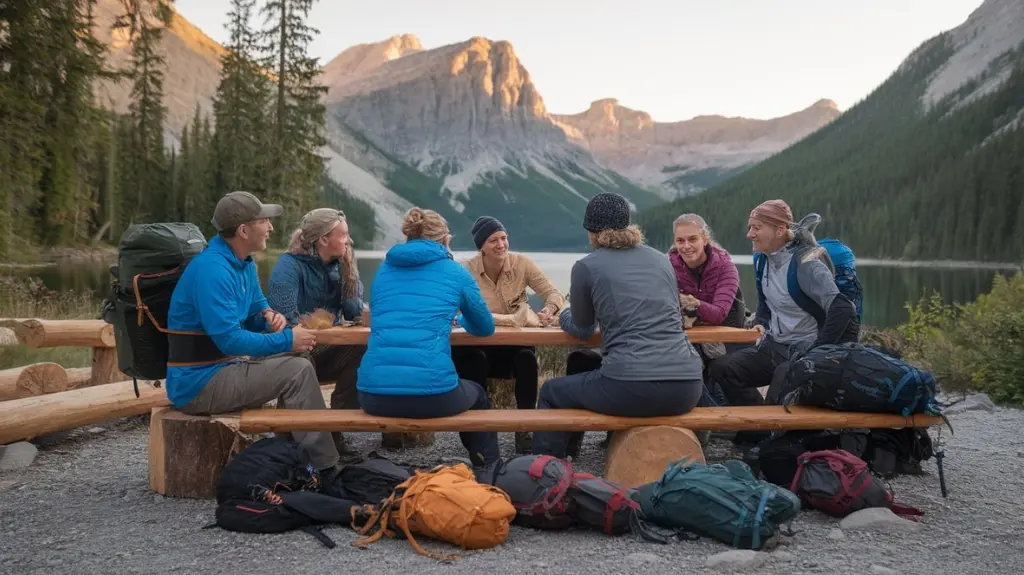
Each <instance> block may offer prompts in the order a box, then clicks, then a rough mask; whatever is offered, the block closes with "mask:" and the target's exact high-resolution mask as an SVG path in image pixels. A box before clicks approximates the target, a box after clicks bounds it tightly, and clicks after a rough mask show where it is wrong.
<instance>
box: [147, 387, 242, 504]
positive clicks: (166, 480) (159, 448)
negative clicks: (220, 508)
mask: <svg viewBox="0 0 1024 575" xmlns="http://www.w3.org/2000/svg"><path fill="white" fill-rule="evenodd" d="M252 442H253V437H252V436H250V435H247V434H243V433H240V432H239V431H238V417H237V416H222V417H197V416H193V415H186V414H184V413H182V412H180V411H177V410H175V409H171V408H169V407H157V408H155V409H153V411H152V414H151V416H150V421H149V487H150V489H152V490H153V491H155V492H157V493H159V494H161V495H166V496H168V497H188V498H195V499H212V498H214V497H216V493H217V480H218V479H219V478H220V473H221V471H223V470H224V467H225V466H226V465H227V464H228V461H230V460H231V458H232V457H234V456H235V455H237V454H238V453H241V451H242V450H243V449H245V448H246V447H248V446H249V445H250V444H251V443H252Z"/></svg>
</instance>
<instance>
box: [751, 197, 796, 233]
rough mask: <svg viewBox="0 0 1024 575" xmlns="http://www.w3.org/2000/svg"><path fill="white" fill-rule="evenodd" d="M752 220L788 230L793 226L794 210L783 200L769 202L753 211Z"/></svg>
mask: <svg viewBox="0 0 1024 575" xmlns="http://www.w3.org/2000/svg"><path fill="white" fill-rule="evenodd" d="M750 219H752V220H759V221H762V222H764V223H766V224H768V225H769V226H772V227H777V228H788V227H790V226H791V225H793V210H791V209H789V205H788V204H787V203H786V202H784V201H782V200H768V201H767V202H764V203H762V204H761V205H759V206H757V207H756V208H754V209H753V210H751V212H750Z"/></svg>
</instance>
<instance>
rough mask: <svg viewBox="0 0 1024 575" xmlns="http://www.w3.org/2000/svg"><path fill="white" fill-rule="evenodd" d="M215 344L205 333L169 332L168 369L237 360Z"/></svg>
mask: <svg viewBox="0 0 1024 575" xmlns="http://www.w3.org/2000/svg"><path fill="white" fill-rule="evenodd" d="M235 358H236V357H235V356H228V355H224V352H222V351H221V350H220V348H218V347H217V344H215V343H213V340H212V339H210V336H208V335H206V334H205V333H203V332H182V331H168V332H167V367H191V366H195V365H212V364H215V363H222V362H225V361H229V360H231V359H235Z"/></svg>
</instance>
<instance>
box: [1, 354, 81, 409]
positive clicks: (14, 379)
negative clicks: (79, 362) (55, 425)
mask: <svg viewBox="0 0 1024 575" xmlns="http://www.w3.org/2000/svg"><path fill="white" fill-rule="evenodd" d="M67 388H68V373H67V372H66V371H64V368H63V367H61V366H60V364H57V363H53V362H49V361H47V362H42V363H33V364H32V365H26V366H24V367H16V368H14V369H5V370H3V371H0V401H7V400H11V399H21V398H23V397H33V396H36V395H43V394H44V393H56V392H58V391H65V390H67Z"/></svg>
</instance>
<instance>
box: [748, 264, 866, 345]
mask: <svg viewBox="0 0 1024 575" xmlns="http://www.w3.org/2000/svg"><path fill="white" fill-rule="evenodd" d="M797 248H798V246H795V245H793V244H790V245H787V246H786V247H784V248H782V249H781V250H779V251H777V252H775V253H772V254H768V265H767V266H765V271H764V276H763V277H762V278H761V290H762V292H763V294H764V298H763V301H758V306H757V316H756V321H757V322H758V323H761V324H762V325H765V326H766V330H767V332H768V334H769V335H770V336H771V338H772V340H773V341H776V342H778V343H782V344H787V345H792V344H798V343H814V342H815V341H816V340H817V339H818V337H819V334H820V331H821V328H820V326H819V325H818V322H817V320H815V319H814V316H812V315H810V314H809V313H807V312H806V311H804V310H803V309H802V308H801V307H800V306H799V305H797V303H796V302H795V301H793V298H792V296H790V294H789V288H788V286H787V273H788V270H789V263H790V260H792V258H793V256H794V254H793V252H794V251H795V250H796V249H797ZM802 260H803V261H801V262H800V263H799V264H798V267H797V281H798V282H799V284H800V289H801V290H802V291H803V292H804V293H805V294H807V296H808V297H809V298H811V300H813V301H814V302H815V303H817V304H818V305H819V306H821V309H822V310H824V311H825V312H826V313H828V312H829V311H830V309H831V307H832V304H833V302H834V301H835V299H836V296H838V295H839V288H838V286H836V281H835V277H833V275H832V271H831V270H829V268H828V266H827V265H825V263H824V262H822V261H821V260H820V259H818V258H817V257H815V254H814V252H813V251H811V252H808V253H807V254H805V255H804V256H803V258H802ZM765 306H767V307H765ZM851 306H852V304H851Z"/></svg>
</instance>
